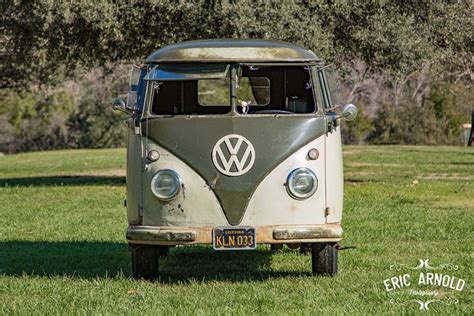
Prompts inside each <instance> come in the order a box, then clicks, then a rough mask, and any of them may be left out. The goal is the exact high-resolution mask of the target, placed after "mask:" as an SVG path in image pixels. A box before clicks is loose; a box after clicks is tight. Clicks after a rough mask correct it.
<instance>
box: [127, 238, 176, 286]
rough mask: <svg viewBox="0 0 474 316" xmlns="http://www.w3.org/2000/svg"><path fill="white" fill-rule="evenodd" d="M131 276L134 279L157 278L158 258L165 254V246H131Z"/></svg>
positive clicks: (158, 272)
mask: <svg viewBox="0 0 474 316" xmlns="http://www.w3.org/2000/svg"><path fill="white" fill-rule="evenodd" d="M131 250H132V275H133V277H134V278H135V279H145V280H153V279H156V278H158V277H159V275H160V271H159V258H160V257H162V256H163V255H165V254H166V253H167V251H168V250H169V247H167V246H153V245H132V246H131Z"/></svg>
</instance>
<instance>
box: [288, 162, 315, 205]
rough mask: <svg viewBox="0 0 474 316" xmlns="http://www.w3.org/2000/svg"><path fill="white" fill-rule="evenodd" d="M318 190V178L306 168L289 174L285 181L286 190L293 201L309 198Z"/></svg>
mask: <svg viewBox="0 0 474 316" xmlns="http://www.w3.org/2000/svg"><path fill="white" fill-rule="evenodd" d="M317 189H318V178H317V177H316V175H315V174H314V172H313V171H311V170H310V169H308V168H298V169H295V170H293V171H292V172H290V174H289V175H288V178H287V179H286V190H287V191H288V194H290V195H291V197H293V198H294V199H297V200H304V199H307V198H309V197H310V196H311V195H313V194H314V192H316V190H317Z"/></svg>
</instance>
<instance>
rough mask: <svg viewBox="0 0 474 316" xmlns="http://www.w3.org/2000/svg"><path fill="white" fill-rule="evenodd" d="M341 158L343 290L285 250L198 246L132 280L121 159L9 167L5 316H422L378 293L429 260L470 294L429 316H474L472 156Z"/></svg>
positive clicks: (432, 153) (379, 153) (358, 151)
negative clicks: (149, 276)
mask: <svg viewBox="0 0 474 316" xmlns="http://www.w3.org/2000/svg"><path fill="white" fill-rule="evenodd" d="M344 158H345V173H346V180H347V182H346V186H345V193H346V195H345V213H344V216H343V226H344V234H345V239H344V240H343V242H342V245H353V246H356V247H357V248H356V249H355V250H347V251H343V252H341V253H340V265H339V267H340V273H339V274H338V275H337V276H336V277H334V278H330V277H312V276H310V257H309V256H305V255H300V254H299V253H298V252H297V251H293V250H289V249H285V250H284V251H282V252H279V253H271V252H270V251H269V250H268V249H267V248H266V247H259V249H258V250H257V251H256V252H245V253H243V252H224V253H216V252H213V251H212V250H211V249H210V248H209V247H199V246H196V247H180V248H175V249H173V251H172V253H171V254H170V255H169V256H168V257H166V258H165V259H163V260H162V274H163V277H162V279H161V282H146V281H136V280H133V279H131V277H130V274H131V272H130V257H129V252H128V247H127V244H126V242H125V234H124V232H125V228H126V226H127V223H126V216H125V209H124V207H123V199H124V198H125V186H124V178H123V168H124V166H125V161H124V159H125V151H124V150H123V149H112V150H76V151H53V152H43V153H28V154H20V155H14V156H4V157H0V178H1V179H0V184H1V188H0V200H1V207H0V305H1V309H0V313H1V314H12V313H17V314H71V313H74V314H78V313H79V314H90V313H101V314H115V313H124V314H142V313H143V314H211V313H212V314H225V313H238V314H272V315H273V314H295V315H300V314H319V313H329V314H334V313H339V314H342V313H350V314H354V313H357V314H382V313H384V314H385V313H403V312H405V313H415V312H417V311H418V307H419V306H418V305H417V304H407V305H393V304H390V302H389V301H390V298H393V297H396V298H400V299H410V298H413V297H410V296H409V294H407V292H406V291H400V292H398V293H395V294H391V293H390V294H389V293H387V292H385V290H384V288H383V284H382V281H383V280H384V279H385V278H388V277H391V276H393V275H394V274H395V272H394V271H391V270H390V269H389V267H390V265H392V264H406V265H408V266H416V265H417V264H418V260H419V259H426V258H429V259H430V262H432V263H433V265H437V264H441V263H453V264H457V265H459V266H460V269H459V270H458V271H455V272H452V271H451V272H450V273H453V274H455V275H457V276H459V277H462V278H464V279H465V280H466V282H467V283H468V288H467V289H465V290H464V291H463V292H459V293H458V292H456V293H452V292H449V293H448V294H450V295H452V296H453V297H455V298H457V299H459V304H456V305H450V306H448V305H443V304H440V303H437V304H436V303H433V304H431V305H430V311H432V310H434V311H437V312H438V313H440V314H448V313H449V314H456V313H465V314H469V313H472V290H471V284H472V276H473V273H472V259H473V248H472V244H473V227H474V220H473V218H474V217H473V215H474V204H473V201H474V198H473V197H474V184H473V182H474V181H473V180H474V179H473V177H474V151H473V150H472V149H465V148H457V147H417V146H383V147H382V146H380V147H372V146H349V147H346V148H345V154H344ZM71 175H73V176H74V177H68V176H71ZM417 298H420V297H417ZM421 299H422V298H421Z"/></svg>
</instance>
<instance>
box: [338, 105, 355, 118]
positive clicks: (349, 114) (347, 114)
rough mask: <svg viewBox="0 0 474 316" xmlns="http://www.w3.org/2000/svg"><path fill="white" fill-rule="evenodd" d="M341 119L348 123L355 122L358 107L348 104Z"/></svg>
mask: <svg viewBox="0 0 474 316" xmlns="http://www.w3.org/2000/svg"><path fill="white" fill-rule="evenodd" d="M339 117H340V118H343V119H344V120H346V121H353V120H354V119H355V118H356V117H357V106H355V105H354V104H346V105H345V106H344V109H342V113H341V115H340V116H339Z"/></svg>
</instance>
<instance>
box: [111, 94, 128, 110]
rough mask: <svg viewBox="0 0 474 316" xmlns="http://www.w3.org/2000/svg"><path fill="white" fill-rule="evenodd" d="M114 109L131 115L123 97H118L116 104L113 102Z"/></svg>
mask: <svg viewBox="0 0 474 316" xmlns="http://www.w3.org/2000/svg"><path fill="white" fill-rule="evenodd" d="M112 109H114V110H116V111H122V112H125V113H131V111H130V110H129V109H128V108H127V103H126V102H125V100H124V99H123V98H122V97H118V98H116V99H115V100H114V102H112Z"/></svg>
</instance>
